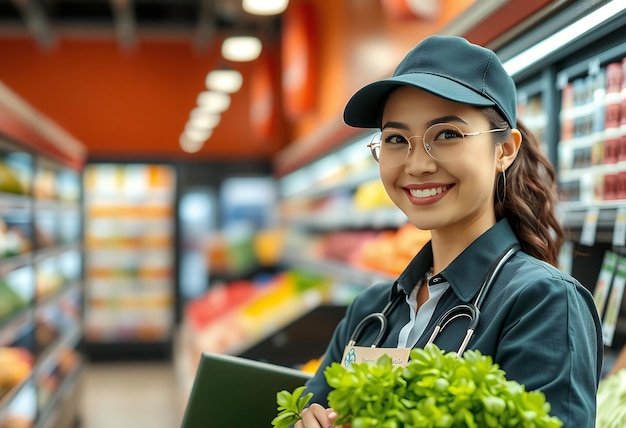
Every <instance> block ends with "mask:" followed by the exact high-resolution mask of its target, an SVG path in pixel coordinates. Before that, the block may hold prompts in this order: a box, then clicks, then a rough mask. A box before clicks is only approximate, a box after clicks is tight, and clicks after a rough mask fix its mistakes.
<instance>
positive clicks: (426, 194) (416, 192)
mask: <svg viewBox="0 0 626 428" xmlns="http://www.w3.org/2000/svg"><path fill="white" fill-rule="evenodd" d="M450 187H451V186H439V187H433V188H432V189H409V193H410V194H411V196H413V197H414V198H430V197H431V196H435V195H440V194H441V193H443V192H445V191H446V190H448V189H449V188H450Z"/></svg>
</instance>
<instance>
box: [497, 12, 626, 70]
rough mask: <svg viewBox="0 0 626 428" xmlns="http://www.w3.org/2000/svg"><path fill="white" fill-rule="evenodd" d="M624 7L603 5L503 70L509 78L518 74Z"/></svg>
mask: <svg viewBox="0 0 626 428" xmlns="http://www.w3.org/2000/svg"><path fill="white" fill-rule="evenodd" d="M625 7H626V4H625V3H624V2H623V1H622V0H613V1H612V2H610V3H607V4H605V5H604V6H602V7H600V8H598V9H596V10H594V11H593V12H591V13H590V14H588V15H585V16H584V17H582V18H581V19H579V20H578V21H576V22H574V23H572V24H570V25H569V26H567V27H565V28H563V29H561V30H559V31H557V32H556V33H554V34H552V35H551V36H549V37H546V38H545V39H543V40H542V41H540V42H539V43H536V44H535V45H533V46H532V47H531V48H529V49H527V50H525V51H524V52H522V53H520V54H519V55H517V56H514V57H513V58H511V59H509V60H508V61H506V62H505V63H504V68H505V70H506V71H507V72H508V73H509V74H510V75H511V76H514V75H516V74H518V73H519V72H520V71H522V70H524V69H527V68H528V67H530V66H531V65H533V64H535V63H537V62H538V61H540V60H542V59H543V58H545V57H547V56H548V55H550V54H551V53H553V52H556V51H557V50H558V49H560V48H562V47H563V46H565V45H566V44H568V43H571V42H572V41H574V40H576V39H578V38H580V37H583V36H584V35H585V34H586V33H587V32H589V31H591V30H593V29H594V28H596V27H598V26H600V25H601V24H602V23H604V22H605V21H607V20H609V19H611V18H613V17H614V16H615V15H617V14H618V13H621V12H622V11H623V10H624V8H625Z"/></svg>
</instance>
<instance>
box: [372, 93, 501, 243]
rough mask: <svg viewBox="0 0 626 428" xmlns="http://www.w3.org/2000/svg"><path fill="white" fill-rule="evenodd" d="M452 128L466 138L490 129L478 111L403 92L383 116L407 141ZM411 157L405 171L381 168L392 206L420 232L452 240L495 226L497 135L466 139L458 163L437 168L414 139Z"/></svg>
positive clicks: (385, 125)
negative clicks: (435, 127)
mask: <svg viewBox="0 0 626 428" xmlns="http://www.w3.org/2000/svg"><path fill="white" fill-rule="evenodd" d="M440 122H445V123H450V124H453V125H455V126H456V127H457V128H459V129H460V130H461V131H462V132H464V133H467V132H476V131H487V130H489V129H491V126H490V125H489V122H488V121H487V119H486V117H485V116H484V115H483V114H482V113H481V112H480V110H478V109H477V108H476V107H473V106H469V105H465V104H459V103H456V102H452V101H448V100H446V99H444V98H440V97H437V96H435V95H432V94H430V93H429V92H426V91H422V90H420V89H417V88H413V87H409V86H403V87H400V88H398V89H396V90H395V91H394V92H392V93H391V95H390V96H389V98H388V99H387V102H386V104H385V107H384V110H383V115H382V130H383V131H384V130H385V129H390V128H393V129H398V130H400V131H401V132H402V134H404V135H405V136H407V137H411V136H413V135H424V131H426V129H427V128H428V127H429V126H430V125H432V124H433V123H440ZM411 145H412V151H411V153H410V154H409V156H408V157H407V159H406V162H405V163H404V164H403V165H400V166H398V167H393V168H389V167H385V166H382V165H381V166H380V175H381V179H382V182H383V185H384V187H385V189H386V191H387V193H388V194H389V196H390V198H391V200H392V201H393V202H394V203H395V204H396V205H397V206H398V207H399V208H400V209H401V210H402V211H403V212H404V213H405V214H406V216H407V217H408V219H409V221H410V222H411V223H413V224H414V225H415V226H416V227H418V228H419V229H423V230H431V231H433V236H435V233H446V234H448V233H450V234H451V235H450V236H453V237H461V236H471V237H476V236H478V235H480V234H481V233H482V232H484V231H485V230H487V229H488V228H489V227H491V226H492V225H493V224H495V222H496V219H495V212H494V206H493V202H494V201H493V198H494V196H493V195H494V183H495V177H496V174H497V173H498V170H497V169H496V168H497V167H498V166H499V165H498V155H499V153H500V152H501V150H500V149H498V148H496V145H494V143H493V136H492V134H489V133H486V134H480V135H476V136H470V137H466V138H465V149H464V151H463V153H462V154H461V155H460V156H459V157H458V158H457V159H455V160H452V161H449V162H438V161H436V160H434V159H433V158H431V157H430V156H429V155H428V154H427V153H426V150H425V149H424V146H423V144H422V138H421V137H417V138H411Z"/></svg>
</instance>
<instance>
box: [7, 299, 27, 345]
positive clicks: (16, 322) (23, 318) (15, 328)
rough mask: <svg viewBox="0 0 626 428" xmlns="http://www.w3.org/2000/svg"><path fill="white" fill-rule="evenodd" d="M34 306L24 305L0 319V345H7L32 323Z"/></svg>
mask: <svg viewBox="0 0 626 428" xmlns="http://www.w3.org/2000/svg"><path fill="white" fill-rule="evenodd" d="M34 312H35V311H34V308H33V307H30V306H29V307H26V308H23V309H21V310H20V311H18V312H17V313H15V314H13V315H9V316H8V317H7V318H6V319H3V320H0V346H8V345H10V344H11V343H13V342H14V341H15V339H16V338H19V337H21V336H22V334H23V333H24V331H25V330H27V329H29V328H31V327H32V326H33V324H34Z"/></svg>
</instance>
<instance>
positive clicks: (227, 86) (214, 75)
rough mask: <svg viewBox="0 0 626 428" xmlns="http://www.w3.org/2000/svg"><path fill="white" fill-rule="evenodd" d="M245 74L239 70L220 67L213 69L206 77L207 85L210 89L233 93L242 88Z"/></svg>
mask: <svg viewBox="0 0 626 428" xmlns="http://www.w3.org/2000/svg"><path fill="white" fill-rule="evenodd" d="M242 84H243V76H242V75H241V73H240V72H238V71H237V70H226V69H219V70H213V71H211V72H210V73H209V74H208V75H207V77H206V87H207V88H208V89H209V90H213V91H221V92H226V93H227V94H232V93H234V92H237V91H238V90H239V89H241V85H242Z"/></svg>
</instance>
